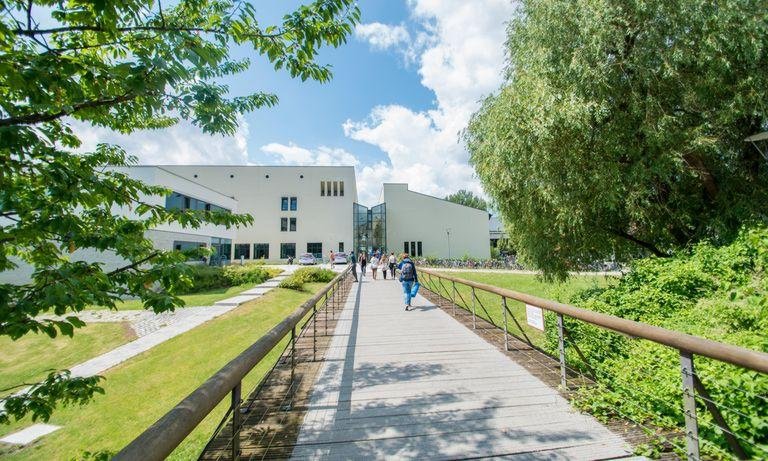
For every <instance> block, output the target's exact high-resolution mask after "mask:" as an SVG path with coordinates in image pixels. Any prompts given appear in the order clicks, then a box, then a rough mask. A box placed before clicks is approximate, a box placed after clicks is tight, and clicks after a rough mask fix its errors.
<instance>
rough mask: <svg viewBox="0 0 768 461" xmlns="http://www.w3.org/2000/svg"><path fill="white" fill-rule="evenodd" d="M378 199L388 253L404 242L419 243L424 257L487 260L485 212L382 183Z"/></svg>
mask: <svg viewBox="0 0 768 461" xmlns="http://www.w3.org/2000/svg"><path fill="white" fill-rule="evenodd" d="M382 198H383V199H384V202H385V203H386V204H387V244H388V246H389V251H394V252H395V253H396V254H397V253H399V252H402V251H403V250H404V248H403V242H406V241H407V242H409V243H410V242H422V256H424V257H427V256H434V257H438V258H448V257H453V258H460V257H462V256H464V255H469V256H472V257H474V258H483V259H485V258H489V257H490V247H489V244H488V243H489V242H488V213H487V212H486V211H483V210H476V209H474V208H470V207H466V206H463V205H459V204H456V203H452V202H448V201H446V200H443V199H439V198H436V197H431V196H429V195H424V194H420V193H418V192H412V191H409V190H408V185H407V184H384V188H383V194H382ZM448 231H450V236H449V235H448ZM409 247H410V245H409Z"/></svg>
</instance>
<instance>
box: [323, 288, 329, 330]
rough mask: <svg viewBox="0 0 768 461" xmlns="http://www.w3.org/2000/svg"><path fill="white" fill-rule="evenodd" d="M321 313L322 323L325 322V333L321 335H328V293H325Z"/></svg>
mask: <svg viewBox="0 0 768 461" xmlns="http://www.w3.org/2000/svg"><path fill="white" fill-rule="evenodd" d="M323 314H324V315H323V318H324V322H323V323H325V334H324V335H323V336H328V293H326V294H325V307H324V308H323Z"/></svg>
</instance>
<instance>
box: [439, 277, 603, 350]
mask: <svg viewBox="0 0 768 461" xmlns="http://www.w3.org/2000/svg"><path fill="white" fill-rule="evenodd" d="M445 274H446V275H451V276H454V277H459V278H463V279H466V280H472V281H475V282H480V283H486V284H488V285H493V286H497V287H500V288H507V289H510V290H514V291H519V292H521V293H526V294H529V295H534V296H538V297H540V298H546V299H551V300H553V301H560V302H567V301H568V299H569V298H570V296H571V295H573V294H574V293H576V292H578V291H580V290H583V289H585V288H592V287H601V286H607V285H608V284H610V283H611V282H612V281H613V280H615V278H614V277H607V276H604V275H574V276H571V278H569V279H568V280H567V281H565V282H563V283H547V282H544V281H542V280H541V279H540V278H539V277H537V276H536V275H531V274H516V273H508V274H504V273H497V272H445ZM435 284H437V282H436V281H435ZM443 286H444V287H445V288H446V289H447V290H448V292H449V293H450V292H451V290H452V287H451V285H450V283H446V281H445V280H444V281H443ZM438 287H439V284H438ZM440 288H441V289H442V287H440ZM456 290H457V291H458V292H459V294H460V295H461V296H462V297H463V298H464V300H465V301H466V303H467V304H468V305H469V308H470V309H471V308H472V291H471V289H470V288H469V287H466V286H460V285H458V284H457V285H456ZM475 294H476V296H477V298H478V300H479V302H478V303H477V304H476V307H475V312H476V314H477V315H478V316H480V317H483V318H486V319H488V320H491V321H492V322H494V323H495V324H496V325H503V324H504V317H503V314H502V303H501V297H499V296H498V295H495V294H491V293H486V292H483V291H480V290H475ZM443 295H445V291H443ZM457 298H458V297H457ZM458 301H459V304H461V305H464V302H462V300H461V298H458ZM481 304H482V305H483V306H484V307H485V310H483V308H482V307H481ZM507 307H509V310H510V311H511V312H512V313H513V314H514V317H515V319H516V320H517V322H518V323H519V324H520V325H521V326H522V332H524V333H525V334H526V335H527V336H528V338H529V339H530V340H531V342H533V343H534V344H536V345H542V344H543V340H544V333H543V332H541V331H540V330H537V329H535V328H533V327H530V326H528V324H527V323H526V320H525V305H524V304H523V303H520V302H517V301H513V300H510V299H508V300H507ZM545 312H546V311H545ZM507 328H508V330H509V331H510V332H511V333H513V334H515V335H517V336H520V333H521V329H520V328H519V327H518V326H517V324H516V323H515V322H514V320H513V319H511V318H509V317H508V318H507Z"/></svg>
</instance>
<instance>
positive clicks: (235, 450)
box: [230, 381, 242, 461]
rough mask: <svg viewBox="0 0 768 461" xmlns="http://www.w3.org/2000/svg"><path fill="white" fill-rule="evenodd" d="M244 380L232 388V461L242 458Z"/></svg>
mask: <svg viewBox="0 0 768 461" xmlns="http://www.w3.org/2000/svg"><path fill="white" fill-rule="evenodd" d="M241 385H242V381H241V382H238V383H237V386H235V387H234V388H233V389H232V400H231V404H230V405H231V408H232V461H238V460H239V459H240V426H242V421H241V419H242V416H241V415H240V400H241V398H240V392H241Z"/></svg>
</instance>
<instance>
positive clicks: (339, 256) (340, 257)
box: [333, 253, 347, 264]
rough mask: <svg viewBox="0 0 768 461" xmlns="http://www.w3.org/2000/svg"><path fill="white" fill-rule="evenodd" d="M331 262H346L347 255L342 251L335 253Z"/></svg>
mask: <svg viewBox="0 0 768 461" xmlns="http://www.w3.org/2000/svg"><path fill="white" fill-rule="evenodd" d="M333 263H334V264H346V263H347V255H346V254H344V253H336V255H335V256H334V257H333Z"/></svg>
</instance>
